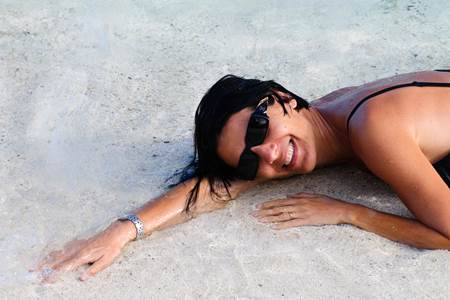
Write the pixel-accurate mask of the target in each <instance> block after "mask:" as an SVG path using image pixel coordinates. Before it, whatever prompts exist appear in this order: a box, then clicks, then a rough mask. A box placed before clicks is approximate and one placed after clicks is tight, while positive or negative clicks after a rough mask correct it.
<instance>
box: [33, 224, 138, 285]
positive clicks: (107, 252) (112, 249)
mask: <svg viewBox="0 0 450 300" xmlns="http://www.w3.org/2000/svg"><path fill="white" fill-rule="evenodd" d="M135 235H136V232H135V228H134V225H133V224H132V223H131V222H127V221H116V222H114V223H112V224H111V225H110V226H109V227H108V228H106V229H105V230H104V231H102V232H100V233H98V234H97V235H95V236H93V237H91V238H89V239H87V240H74V241H72V242H70V243H68V244H67V245H65V247H64V249H62V250H58V251H53V252H51V253H50V254H48V255H47V256H46V257H45V258H44V259H43V260H42V261H41V262H40V263H39V264H38V266H37V267H36V268H35V269H34V270H31V271H36V272H40V273H41V276H42V282H45V283H51V282H54V281H55V280H56V278H57V276H58V273H60V272H65V271H73V270H76V269H78V267H80V266H82V265H85V264H90V267H89V268H88V269H87V270H86V271H85V272H83V274H81V276H80V277H79V279H80V280H83V281H84V280H86V279H89V278H90V277H92V276H95V274H97V273H98V272H100V271H101V270H103V269H105V268H106V267H108V266H109V265H111V263H112V262H113V261H114V259H115V258H116V257H117V256H118V255H119V254H120V252H121V250H122V248H123V247H124V246H125V245H126V244H127V243H128V242H129V241H131V240H133V239H134V238H135Z"/></svg>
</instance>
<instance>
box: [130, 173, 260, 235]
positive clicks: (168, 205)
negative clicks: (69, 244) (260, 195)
mask: <svg viewBox="0 0 450 300" xmlns="http://www.w3.org/2000/svg"><path fill="white" fill-rule="evenodd" d="M196 181H197V179H195V178H194V179H190V180H188V181H186V182H184V183H181V184H179V185H177V186H176V187H175V188H173V189H171V190H170V191H168V192H167V193H165V194H163V195H161V196H160V197H158V198H156V199H153V200H150V201H149V202H147V203H146V204H145V205H143V206H142V207H141V208H139V209H138V210H136V211H135V214H137V215H138V217H139V218H140V219H141V221H142V222H143V223H144V232H145V234H146V235H149V234H151V233H152V232H154V231H157V230H161V229H164V228H167V227H170V226H173V225H175V224H179V223H183V222H186V221H188V220H189V219H192V218H193V217H196V216H198V215H200V214H202V213H206V212H210V211H214V210H217V209H221V208H224V207H225V206H226V204H227V203H228V202H229V200H231V199H235V198H236V197H237V196H238V195H239V194H240V193H241V192H242V191H245V190H246V189H248V188H250V187H252V186H254V185H255V184H257V183H256V182H252V181H235V182H233V183H232V185H231V186H230V188H229V191H230V195H228V194H227V193H226V192H225V191H218V192H219V194H220V195H223V196H222V197H221V198H220V199H213V198H212V197H211V193H210V189H209V183H208V182H207V180H206V179H204V180H203V181H202V182H201V184H200V188H199V192H198V197H197V200H196V202H195V204H194V205H193V206H192V207H191V208H190V209H189V212H186V210H185V208H186V203H187V199H188V195H189V193H190V191H191V190H192V188H193V187H194V185H195V183H196ZM230 196H231V197H230ZM215 198H216V197H215ZM123 226H126V227H127V228H128V230H129V231H130V236H132V238H134V236H135V234H136V232H135V228H134V226H133V224H132V223H131V222H124V225H123Z"/></svg>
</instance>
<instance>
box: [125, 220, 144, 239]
mask: <svg viewBox="0 0 450 300" xmlns="http://www.w3.org/2000/svg"><path fill="white" fill-rule="evenodd" d="M119 221H130V222H131V223H133V225H134V227H135V228H136V237H135V238H134V240H139V239H141V238H143V237H144V223H142V221H141V219H139V217H138V216H137V215H126V216H125V217H121V218H119Z"/></svg>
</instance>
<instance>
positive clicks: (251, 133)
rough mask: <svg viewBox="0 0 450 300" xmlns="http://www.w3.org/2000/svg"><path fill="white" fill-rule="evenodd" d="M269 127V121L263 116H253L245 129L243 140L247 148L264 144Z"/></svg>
mask: <svg viewBox="0 0 450 300" xmlns="http://www.w3.org/2000/svg"><path fill="white" fill-rule="evenodd" d="M268 127H269V119H268V118H266V117H263V116H253V117H252V118H251V121H250V123H249V124H248V127H247V134H246V136H245V140H246V143H247V147H253V146H257V145H260V144H262V143H263V142H264V139H265V138H266V134H267V128H268Z"/></svg>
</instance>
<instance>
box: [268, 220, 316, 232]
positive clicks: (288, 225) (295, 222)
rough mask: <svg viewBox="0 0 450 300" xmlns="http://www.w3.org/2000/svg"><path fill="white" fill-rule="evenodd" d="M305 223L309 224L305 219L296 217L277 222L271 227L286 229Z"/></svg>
mask: <svg viewBox="0 0 450 300" xmlns="http://www.w3.org/2000/svg"><path fill="white" fill-rule="evenodd" d="M305 225H309V224H308V220H307V219H298V218H297V219H293V220H289V221H286V222H280V223H277V224H276V225H273V226H272V228H273V229H286V228H291V227H299V226H305Z"/></svg>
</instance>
